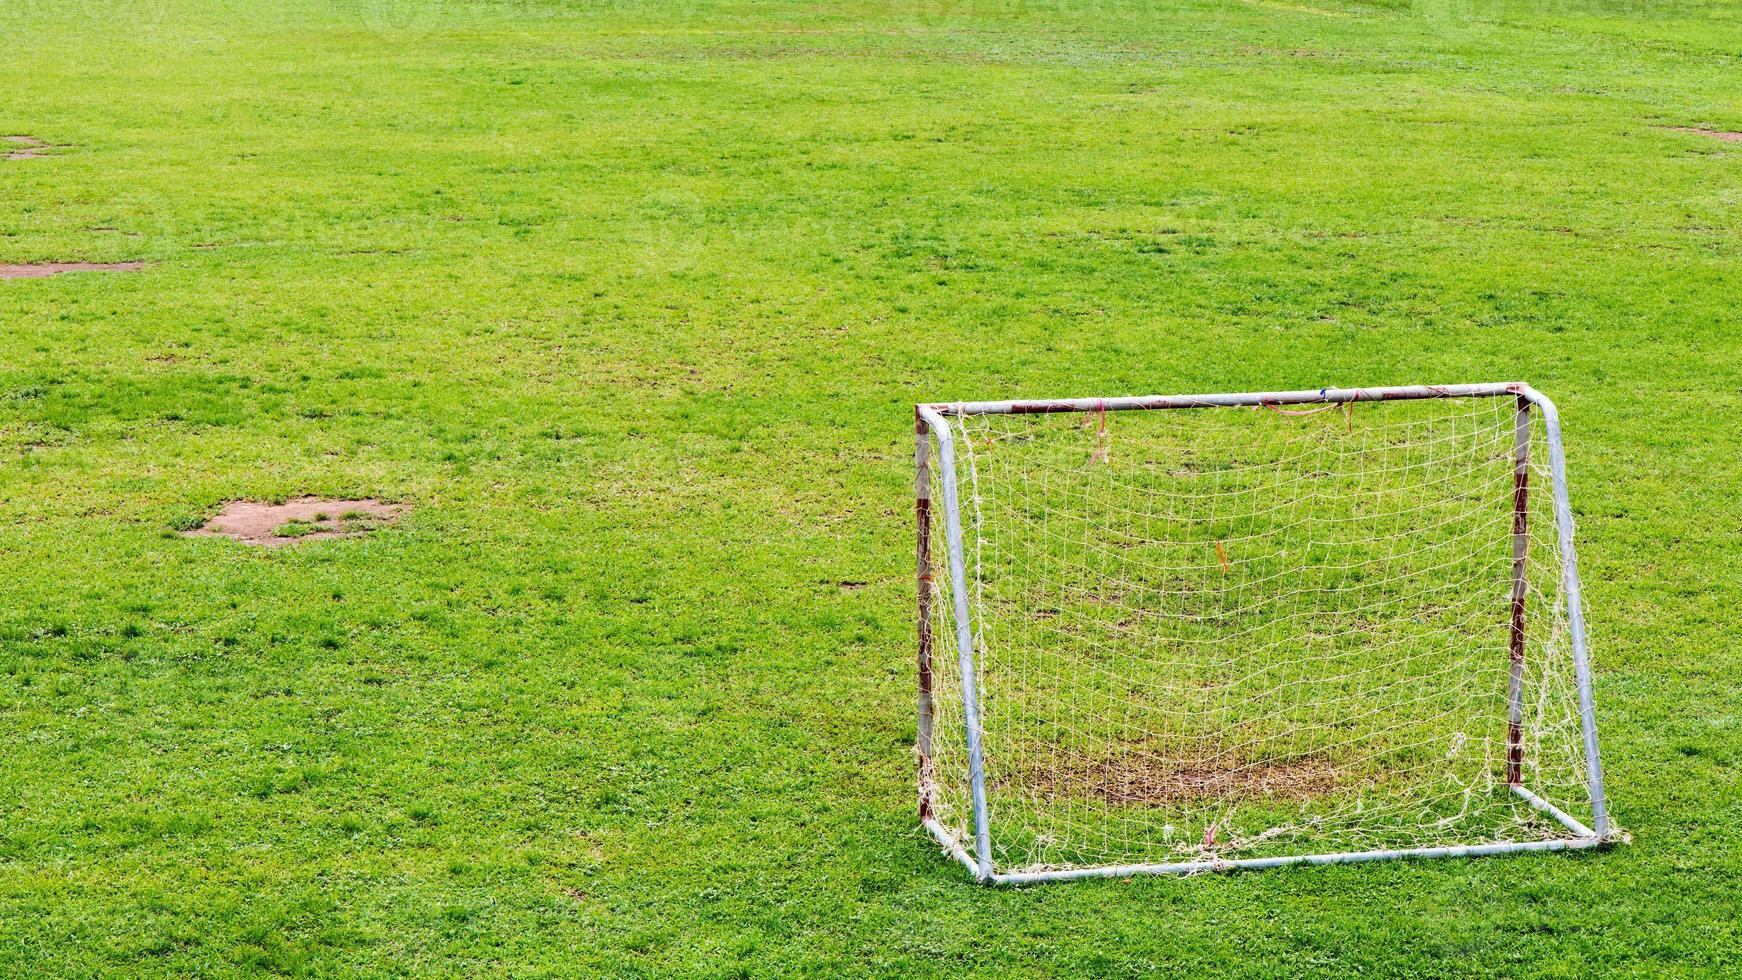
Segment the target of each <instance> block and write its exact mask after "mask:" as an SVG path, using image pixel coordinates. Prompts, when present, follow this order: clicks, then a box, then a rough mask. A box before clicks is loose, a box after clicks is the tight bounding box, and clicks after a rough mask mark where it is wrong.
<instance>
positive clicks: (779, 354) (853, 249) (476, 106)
mask: <svg viewBox="0 0 1742 980" xmlns="http://www.w3.org/2000/svg"><path fill="white" fill-rule="evenodd" d="M0 37H4V39H5V45H4V48H3V49H0V52H3V53H0V132H4V133H6V134H12V133H27V134H32V135H35V136H39V137H41V138H43V139H45V140H47V141H49V142H51V143H55V144H69V146H68V147H67V148H66V149H64V150H62V151H60V152H57V153H56V154H55V155H54V156H52V157H48V158H43V159H37V160H25V161H0V262H25V261H47V260H78V259H82V260H88V261H122V260H133V259H140V260H146V261H148V262H149V263H150V266H149V267H148V268H147V269H146V270H145V271H142V272H138V273H131V274H87V275H77V276H62V277H58V278H53V279H39V280H20V281H12V282H0V324H3V325H4V329H3V330H0V583H4V584H3V586H0V924H3V927H0V972H4V973H7V974H12V975H42V974H67V975H89V974H99V973H108V974H119V973H125V974H129V975H148V974H157V975H172V976H184V975H190V974H244V973H256V972H279V973H288V974H316V975H355V974H379V973H415V974H420V975H423V974H428V975H461V974H465V975H477V974H480V973H483V974H497V973H515V974H538V973H546V974H565V975H573V974H589V973H609V974H617V975H623V974H630V975H633V974H638V973H640V974H656V973H657V974H666V973H678V974H696V975H722V974H727V975H729V974H744V975H764V976H766V975H784V974H792V973H881V974H887V975H912V974H928V973H933V974H951V975H955V974H960V973H964V972H979V973H983V974H985V975H998V976H1003V975H1011V974H1018V975H1020V974H1028V975H1037V976H1038V975H1066V974H1095V975H1127V974H1137V973H1144V972H1148V971H1162V970H1165V971H1168V972H1171V973H1175V974H1178V975H1199V974H1205V973H1227V974H1234V975H1247V976H1275V975H1279V974H1284V973H1291V974H1317V975H1325V976H1346V975H1349V974H1352V973H1355V972H1362V973H1365V974H1368V975H1399V974H1403V975H1413V976H1428V975H1490V976H1506V977H1514V976H1527V975H1556V976H1595V975H1612V974H1626V973H1634V974H1640V975H1665V974H1668V975H1687V976H1698V975H1711V976H1717V975H1726V974H1734V973H1736V972H1737V971H1739V970H1742V954H1738V953H1737V948H1738V939H1739V936H1738V929H1737V926H1736V923H1737V921H1738V918H1739V913H1742V908H1739V905H1742V900H1739V899H1738V895H1739V894H1742V829H1739V825H1742V788H1739V776H1742V709H1739V707H1738V699H1737V694H1736V685H1735V678H1736V676H1737V674H1738V671H1739V668H1742V659H1739V654H1738V653H1737V652H1736V650H1735V649H1734V632H1735V631H1734V618H1735V617H1734V610H1735V609H1736V607H1737V605H1738V603H1739V601H1742V548H1739V545H1742V502H1739V499H1738V492H1737V490H1738V487H1739V486H1742V427H1738V426H1737V424H1736V420H1737V419H1738V417H1742V416H1739V414H1738V412H1739V410H1742V329H1739V327H1738V323H1737V313H1736V309H1737V293H1736V284H1737V283H1738V282H1742V262H1739V251H1738V245H1739V243H1742V206H1739V205H1742V194H1739V192H1738V187H1742V151H1739V150H1738V148H1737V147H1736V146H1735V145H1734V144H1726V143H1722V142H1719V141H1717V140H1715V139H1711V138H1708V137H1704V136H1700V135H1697V134H1686V133H1677V132H1671V131H1668V130H1667V129H1666V128H1665V127H1669V126H1690V125H1691V126H1702V125H1708V126H1714V127H1717V128H1720V129H1729V130H1742V102H1739V101H1738V98H1737V95H1736V93H1737V92H1738V91H1742V84H1739V83H1742V8H1739V7H1738V6H1736V5H1735V4H1730V3H1723V4H1719V3H1712V4H1698V3H1692V2H1689V3H1683V4H1679V5H1678V4H1667V5H1651V6H1646V5H1644V4H1639V5H1628V4H1605V3H1596V2H1592V3H1589V4H1582V3H1572V4H1567V3H1556V4H1546V3H1545V4H1541V5H1537V4H1533V3H1529V2H1526V0H1517V2H1504V3H1503V2H1498V0H1495V2H1493V3H1475V4H1457V3H1448V2H1444V0H1425V2H1424V4H1423V5H1421V6H1414V5H1411V4H1409V3H1407V2H1397V3H1374V4H1367V5H1356V4H1344V3H1341V2H1323V3H1320V2H1308V3H1299V4H1294V3H1264V2H1258V0H1253V2H1245V3H1242V2H1234V0H1230V2H1226V3H1208V2H1182V3H1178V4H1167V5H1160V4H1149V3H1140V2H1137V0H1087V2H1080V3H1073V2H1063V3H1029V2H1025V0H1010V2H1003V0H990V2H984V3H966V2H939V3H927V2H901V0H896V2H886V3H868V2H858V3H855V2H843V3H839V4H832V3H821V4H819V3H801V2H796V0H791V2H786V0H781V2H767V3H747V2H746V3H725V2H707V0H697V2H691V3H682V2H680V3H675V4H654V3H637V2H633V0H622V2H610V3H604V2H599V3H592V2H578V0H577V2H575V3H569V4H561V3H556V2H554V0H553V2H543V0H524V2H514V3H500V4H489V3H460V2H457V0H447V2H442V0H431V2H430V3H429V4H428V5H427V6H421V5H418V4H416V3H414V2H413V0H330V2H327V0H306V2H299V3H281V4H276V5H274V4H264V3H262V4H242V3H239V2H238V3H235V4H233V5H232V4H225V3H219V2H206V3H201V2H197V0H188V2H183V0H113V2H105V0H90V2H85V3H77V4H51V3H47V2H44V0H24V2H22V3H7V4H5V5H4V6H0ZM1510 378H1522V379H1526V380H1529V381H1531V382H1533V383H1534V384H1536V385H1537V386H1538V387H1539V388H1541V389H1542V390H1544V391H1546V392H1547V393H1548V394H1550V395H1551V396H1553V397H1554V398H1555V399H1556V400H1557V401H1558V402H1559V403H1560V406H1561V408H1562V411H1563V413H1564V415H1565V418H1566V424H1567V430H1568V437H1569V440H1570V466H1571V489H1572V493H1573V497H1574V501H1575V507H1576V509H1577V511H1578V517H1579V528H1580V535H1581V537H1580V558H1581V562H1582V567H1583V569H1584V573H1585V578H1586V581H1587V590H1588V598H1589V602H1590V606H1591V610H1592V620H1593V621H1592V629H1593V632H1594V636H1593V642H1594V645H1595V649H1596V652H1597V656H1598V659H1599V669H1598V677H1597V682H1598V687H1599V706H1600V710H1601V718H1602V722H1603V725H1604V737H1605V758H1606V761H1607V763H1608V772H1609V780H1610V790H1611V793H1612V796H1613V799H1614V801H1615V810H1616V814H1617V816H1618V818H1619V819H1620V820H1621V822H1622V823H1623V824H1624V825H1625V826H1627V827H1628V828H1629V829H1630V830H1631V831H1632V832H1633V834H1634V838H1635V839H1634V843H1633V844H1632V845H1630V846H1628V847H1624V848H1618V849H1615V850H1612V851H1609V852H1608V853H1603V854H1591V855H1583V856H1571V857H1569V856H1560V857H1554V856H1545V857H1525V858H1516V859H1503V860H1489V861H1478V862H1451V863H1440V864H1431V865H1430V864H1416V865H1392V866H1383V867H1378V866H1369V867H1348V868H1327V869H1312V870H1301V871H1296V872H1282V873H1272V874H1261V875H1247V876H1241V877H1232V878H1200V879H1194V880H1190V881H1183V882H1182V881H1155V880H1140V881H1131V882H1123V881H1108V882H1098V883H1081V884H1076V885H1069V886H1061V887H1049V888H1042V889H1031V890H1023V891H991V890H986V889H981V888H977V887H974V886H972V885H971V884H968V883H967V882H966V880H965V876H964V875H963V874H962V873H961V872H960V870H959V869H958V868H955V867H952V866H951V865H950V864H949V863H948V862H946V861H945V860H943V859H942V858H941V857H940V856H939V855H938V854H937V852H936V849H935V848H934V847H932V846H930V845H929V844H928V843H927V841H926V840H925V839H924V838H922V837H921V836H920V835H919V834H918V833H917V832H916V830H915V827H914V816H913V797H914V791H913V788H912V781H913V772H912V770H913V762H912V757H911V748H910V746H911V740H912V736H913V728H914V721H913V707H912V704H913V687H914V682H913V669H912V632H913V626H912V620H913V612H912V593H913V582H912V579H913V568H912V537H913V530H912V527H911V503H910V501H911V495H912V473H911V453H912V435H911V433H912V414H911V405H912V403H913V402H914V401H916V400H920V399H928V400H930V399H953V398H976V397H999V396H1020V395H1053V394H1070V393H1084V394H1094V393H1106V392H1134V393H1135V392H1151V391H1155V392H1168V391H1193V390H1215V389H1260V388H1288V387H1320V386H1323V385H1327V384H1375V383H1388V382H1409V381H1447V380H1502V379H1510ZM302 494H316V495H322V496H329V497H335V498H346V497H368V496H375V497H381V498H386V499H393V500H403V501H406V502H408V503H410V504H412V505H414V508H415V509H413V510H412V511H411V512H410V513H408V514H407V515H406V516H404V517H403V518H402V519H401V520H400V521H399V523H398V524H397V525H395V526H393V527H389V528H384V529H381V530H378V531H376V532H375V533H373V534H371V535H370V536H368V537H366V538H360V539H356V540H337V541H314V542H302V543H299V544H295V545H292V546H290V547H287V548H283V549H276V550H272V551H263V550H252V549H248V548H245V547H243V546H240V545H238V544H236V543H234V542H230V541H226V540H224V539H221V538H212V537H198V538H182V537H180V536H178V535H177V533H176V532H177V530H179V529H185V528H187V527H189V526H191V525H192V522H194V521H197V520H198V519H199V518H200V517H204V516H209V515H211V514H213V513H215V512H216V511H217V509H218V508H219V507H220V506H221V504H222V503H223V502H224V501H226V500H230V499H234V498H249V499H275V498H276V499H282V498H286V497H293V496H298V495H302ZM851 583H865V584H864V586H863V587H862V588H861V587H857V586H856V585H853V584H851Z"/></svg>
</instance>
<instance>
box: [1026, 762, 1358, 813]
mask: <svg viewBox="0 0 1742 980" xmlns="http://www.w3.org/2000/svg"><path fill="white" fill-rule="evenodd" d="M1344 776H1345V774H1344V773H1342V772H1340V771H1339V770H1338V768H1337V767H1336V766H1335V765H1334V764H1332V763H1331V762H1330V761H1329V760H1326V759H1319V758H1311V757H1309V758H1300V759H1287V760H1273V761H1264V760H1257V761H1252V760H1248V761H1240V760H1238V759H1221V758H1205V759H1180V758H1162V757H1159V756H1154V755H1150V754H1148V753H1142V752H1129V753H1121V754H1119V755H1117V756H1113V757H1110V758H1107V759H1099V760H1080V761H1079V762H1078V763H1076V764H1075V765H1066V766H1065V767H1063V768H1062V769H1053V770H1047V771H1037V772H1036V773H1035V774H1034V775H1033V776H1032V777H1031V779H1032V783H1031V785H1032V786H1033V787H1034V788H1035V789H1038V790H1040V791H1041V792H1042V793H1044V794H1046V795H1049V796H1070V797H1076V798H1088V799H1095V800H1101V801H1104V802H1107V803H1116V804H1119V805H1121V806H1177V805H1183V804H1192V803H1201V802H1204V801H1207V800H1225V799H1231V798H1246V799H1254V798H1256V799H1273V800H1305V799H1310V798H1312V797H1317V796H1323V795H1326V794H1328V793H1331V792H1334V791H1336V790H1337V789H1339V788H1341V787H1342V786H1343V785H1344V783H1345V779H1344Z"/></svg>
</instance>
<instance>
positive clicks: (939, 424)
mask: <svg viewBox="0 0 1742 980" xmlns="http://www.w3.org/2000/svg"><path fill="white" fill-rule="evenodd" d="M1443 398H1513V399H1515V400H1516V402H1517V442H1516V459H1515V466H1514V505H1513V506H1514V519H1513V529H1512V530H1513V542H1514V543H1513V558H1514V575H1513V591H1512V616H1511V640H1510V654H1511V669H1510V679H1511V684H1510V690H1509V692H1508V704H1509V717H1508V719H1507V721H1508V725H1507V757H1506V782H1507V787H1508V789H1509V790H1510V792H1512V793H1513V794H1515V795H1516V796H1517V797H1518V798H1520V799H1522V800H1524V801H1525V802H1526V803H1528V804H1529V805H1530V806H1532V807H1535V808H1536V809H1537V810H1540V811H1541V812H1542V813H1544V814H1546V815H1547V816H1548V817H1550V818H1552V819H1553V820H1554V821H1556V822H1557V823H1559V824H1560V825H1561V826H1563V827H1565V828H1566V830H1567V831H1569V832H1570V834H1571V836H1570V837H1566V838H1559V839H1552V840H1533V841H1500V842H1494V843H1486V844H1472V845H1465V846H1446V847H1419V848H1407V849H1379V850H1362V851H1343V852H1336V853H1320V854H1301V855H1285V856H1276V857H1256V858H1244V859H1229V860H1209V861H1174V862H1165V863H1140V864H1118V865H1106V866H1086V867H1068V868H1057V869H1042V870H1032V871H1013V872H1006V871H999V870H998V869H996V868H995V866H994V860H993V841H992V832H991V821H990V817H989V813H988V805H987V787H986V773H985V771H984V762H983V751H982V746H981V742H982V730H981V726H980V716H979V710H978V705H977V703H976V701H977V698H978V696H979V691H978V685H977V682H976V677H975V666H976V665H975V649H974V637H973V630H972V627H971V620H970V609H969V606H968V588H967V579H966V570H965V562H964V548H963V518H962V507H961V503H960V491H959V489H958V486H957V477H956V460H955V446H954V443H953V438H952V435H951V430H950V425H949V423H948V419H949V418H952V417H958V418H959V417H965V416H977V415H1027V414H1045V413H1069V412H1077V413H1089V412H1125V411H1151V410H1163V409H1216V408H1240V407H1249V408H1259V407H1272V408H1276V407H1285V406H1291V405H1292V406H1299V405H1337V404H1346V403H1355V402H1389V401H1407V400H1416V399H1443ZM1532 411H1535V412H1539V413H1541V419H1542V423H1543V428H1544V431H1545V435H1546V441H1547V448H1548V456H1549V470H1550V475H1551V477H1552V482H1553V488H1552V489H1553V510H1554V520H1555V532H1556V538H1557V539H1558V545H1559V552H1560V559H1561V560H1560V569H1559V576H1560V582H1559V584H1560V587H1561V590H1562V593H1563V595H1564V597H1565V601H1566V610H1567V619H1568V627H1569V631H1570V644H1571V648H1572V657H1573V671H1574V675H1575V684H1576V690H1577V710H1578V715H1579V725H1580V728H1581V732H1582V736H1583V750H1584V752H1583V754H1584V765H1585V774H1584V775H1585V779H1586V782H1587V785H1588V787H1589V791H1590V806H1591V814H1592V822H1591V825H1589V826H1587V825H1586V824H1584V823H1583V822H1581V821H1579V820H1578V819H1576V818H1574V817H1573V816H1571V815H1570V814H1568V813H1566V812H1565V811H1563V810H1562V809H1560V808H1559V807H1557V806H1555V805H1554V804H1552V803H1550V802H1548V801H1547V800H1545V799H1543V798H1541V797H1539V796H1538V795H1537V794H1535V793H1533V792H1532V791H1531V790H1530V789H1529V788H1527V787H1525V786H1524V785H1523V784H1522V782H1521V781H1520V763H1521V761H1522V755H1523V747H1522V738H1521V731H1520V725H1521V713H1522V691H1521V683H1520V681H1521V667H1522V660H1523V633H1524V624H1523V622H1522V608H1523V591H1524V589H1525V583H1524V578H1523V571H1522V565H1523V560H1524V558H1523V554H1522V552H1523V549H1524V548H1525V540H1526V538H1525V533H1526V528H1525V526H1524V524H1525V520H1526V511H1525V498H1526V494H1527V493H1528V474H1529V461H1528V452H1529V447H1530V431H1531V430H1530V413H1531V412H1532ZM915 434H916V449H915V469H916V476H917V480H916V484H915V486H916V501H915V513H916V517H917V525H918V527H917V530H918V536H917V572H918V575H917V578H918V623H919V637H918V680H919V718H918V734H917V739H916V749H917V754H918V756H919V760H920V765H921V772H922V779H921V785H920V796H919V816H920V822H921V824H922V826H924V828H925V829H926V830H927V831H928V832H929V833H930V835H931V836H932V837H933V838H934V839H935V840H936V841H937V843H938V844H939V845H941V846H942V847H943V849H944V850H945V851H946V852H947V853H948V854H949V855H950V856H952V857H953V858H954V859H955V860H956V861H957V862H959V863H960V864H961V865H963V866H964V867H966V868H967V869H968V870H969V871H970V872H971V873H972V874H973V876H974V878H975V880H977V881H979V882H981V883H985V884H1000V885H1022V884H1031V883H1037V882H1045V881H1059V880H1067V879H1075V878H1090V877H1126V876H1130V875H1139V874H1144V875H1186V874H1195V873H1199V872H1206V871H1230V870H1238V869H1259V868H1274V867H1281V866H1286V865H1294V864H1313V865H1319V864H1347V863H1357V862H1366V861H1385V860H1395V859H1400V858H1438V857H1478V856H1486V855H1496V854H1510V853H1519V852H1529V851H1559V850H1575V849H1583V848H1590V847H1596V846H1599V845H1602V844H1605V843H1607V842H1609V841H1610V840H1612V839H1613V834H1612V828H1611V823H1610V818H1609V813H1608V806H1607V801H1606V799H1605V797H1604V792H1603V769H1602V762H1601V759H1600V756H1599V754H1598V748H1597V721H1596V714H1595V709H1594V707H1593V702H1592V693H1591V671H1590V663H1589V655H1588V651H1587V646H1586V636H1585V622H1584V611H1583V607H1582V606H1581V603H1580V598H1579V571H1578V565H1577V562H1576V560H1575V557H1574V552H1573V517H1572V510H1571V507H1570V505H1569V503H1568V499H1567V482H1566V460H1565V456H1564V452H1563V448H1562V439H1561V425H1560V415H1559V413H1558V412H1557V411H1556V409H1555V405H1554V403H1553V402H1552V401H1550V400H1549V399H1548V398H1547V397H1546V396H1545V395H1543V394H1542V393H1541V392H1539V391H1537V390H1536V389H1535V388H1532V387H1531V386H1530V385H1528V384H1524V383H1521V382H1501V383H1493V384H1455V385H1408V386H1396V387H1377V388H1322V389H1316V390H1307V391H1269V392H1243V393H1229V394H1200V395H1155V396H1143V397H1119V398H1069V399H1057V400H1036V401H979V402H954V403H932V404H920V405H917V406H915ZM934 440H935V443H936V451H937V477H938V490H939V493H940V494H941V497H942V501H941V503H942V510H943V514H942V520H943V532H944V533H943V543H944V544H945V547H946V549H947V553H946V554H945V555H944V556H941V557H942V564H943V567H944V568H945V570H946V572H947V574H948V576H949V583H950V586H951V588H950V589H949V593H950V598H951V602H952V609H951V612H952V613H953V615H952V616H951V619H952V620H953V623H954V627H955V628H954V636H953V637H949V638H948V639H950V640H953V642H954V644H955V653H956V658H957V669H958V670H959V671H960V675H959V676H960V682H961V685H960V686H961V705H960V709H961V720H962V723H963V725H964V726H965V739H966V748H967V763H968V773H967V778H968V781H969V784H970V793H971V799H972V828H971V829H972V839H971V840H968V841H963V840H960V839H958V835H957V834H956V833H955V832H953V831H951V830H950V829H948V828H946V827H945V826H944V825H943V824H942V823H940V822H939V821H938V820H937V819H936V815H935V813H934V809H933V808H934V799H933V793H932V789H931V788H930V787H928V786H927V785H926V781H925V779H924V778H923V773H924V772H925V771H926V766H927V765H928V763H929V761H930V760H931V757H932V744H933V734H934V733H933V726H934V721H935V719H936V713H935V707H936V705H935V703H934V692H933V683H932V681H933V657H934V655H935V654H936V653H937V650H936V648H935V644H934V637H933V633H932V622H933V615H932V613H933V599H934V595H935V594H936V590H935V589H934V585H933V582H934V580H933V572H934V569H935V568H937V567H938V564H939V557H938V556H934V555H933V554H932V535H933V526H932V525H933V521H934V520H936V519H937V514H936V513H935V506H936V504H937V503H938V501H934V500H933V499H932V475H933V474H932V467H933V464H932V459H931V450H932V445H931V444H932V442H933V441H934Z"/></svg>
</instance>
